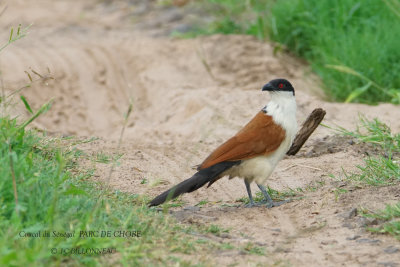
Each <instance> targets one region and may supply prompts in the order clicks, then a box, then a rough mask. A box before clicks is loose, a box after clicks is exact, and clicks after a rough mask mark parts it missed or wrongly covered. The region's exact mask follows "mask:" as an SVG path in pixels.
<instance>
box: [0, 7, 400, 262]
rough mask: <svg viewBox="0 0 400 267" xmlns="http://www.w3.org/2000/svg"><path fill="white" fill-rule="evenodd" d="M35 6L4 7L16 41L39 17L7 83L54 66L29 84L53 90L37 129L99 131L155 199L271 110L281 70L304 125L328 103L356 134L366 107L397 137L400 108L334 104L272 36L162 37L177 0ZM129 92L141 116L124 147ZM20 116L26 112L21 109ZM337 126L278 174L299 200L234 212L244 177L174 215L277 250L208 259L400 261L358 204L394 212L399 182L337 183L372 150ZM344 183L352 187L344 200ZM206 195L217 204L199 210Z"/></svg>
mask: <svg viewBox="0 0 400 267" xmlns="http://www.w3.org/2000/svg"><path fill="white" fill-rule="evenodd" d="M30 2H31V1H21V0H20V1H2V2H0V4H1V5H3V6H4V5H6V4H7V5H8V9H7V10H6V12H4V13H3V15H2V16H1V17H0V20H1V25H2V26H1V27H2V31H1V32H2V34H1V36H0V37H2V38H1V40H7V35H8V33H7V31H8V30H9V28H10V26H11V25H18V24H19V23H22V24H23V25H27V24H29V23H31V22H34V25H33V26H32V28H31V30H30V34H29V35H28V36H27V37H26V38H25V39H24V40H21V41H19V42H17V43H15V45H13V46H12V47H11V48H9V49H7V50H5V52H4V53H2V54H1V56H0V67H1V73H2V78H3V80H4V87H5V88H6V91H7V92H10V91H12V89H15V84H17V85H21V86H22V85H24V84H25V83H26V82H27V81H28V79H27V77H26V76H25V74H24V71H25V70H27V71H29V70H30V68H32V69H33V70H35V71H37V72H39V73H42V74H43V73H47V68H49V69H50V70H51V73H52V75H53V76H54V77H55V80H48V81H46V83H45V82H39V83H36V84H34V85H33V86H32V87H31V88H28V89H26V90H24V91H23V95H25V96H26V97H27V99H28V100H29V101H30V102H31V103H32V106H34V107H35V108H37V107H39V106H40V105H41V104H42V103H44V102H45V101H47V100H49V99H50V98H54V105H53V107H52V110H51V112H49V113H47V114H46V115H45V116H43V117H41V118H40V119H39V120H38V121H37V122H36V124H35V126H36V127H39V128H42V129H46V130H48V131H49V132H55V133H58V134H63V135H77V136H82V137H84V136H97V137H100V138H101V139H100V140H98V141H95V142H93V143H91V144H87V145H85V146H82V148H83V149H84V150H85V151H86V152H87V153H93V154H98V153H105V154H109V153H114V154H118V153H122V154H123V157H122V158H121V159H120V165H119V166H118V167H117V168H116V169H115V172H114V173H113V176H112V180H111V181H110V183H111V185H112V186H113V187H115V188H117V189H120V190H122V191H126V192H130V193H136V194H137V193H140V194H142V193H145V194H148V195H150V196H155V195H157V194H158V193H160V192H161V191H163V190H165V189H167V188H169V187H170V186H172V185H173V184H175V183H177V182H179V181H181V180H182V179H184V178H187V177H189V176H191V174H193V172H194V171H193V170H192V166H194V165H196V164H198V163H200V162H201V161H202V160H203V159H204V157H206V156H207V155H208V154H209V153H210V152H211V150H212V149H213V148H215V147H216V146H217V145H218V144H220V143H221V142H223V141H224V140H226V139H227V138H228V137H230V136H231V135H232V134H234V133H235V132H236V131H237V130H238V129H239V128H240V127H241V126H242V125H243V124H244V123H246V122H247V121H248V120H249V119H250V118H251V117H252V116H253V115H254V114H255V113H256V112H257V111H258V110H259V109H261V108H262V107H263V106H264V105H265V103H266V102H267V101H268V96H265V94H262V93H261V92H260V90H259V89H260V88H261V86H262V85H263V84H264V83H265V82H266V81H268V80H270V79H272V78H275V77H286V78H288V79H289V80H290V81H292V83H293V84H294V86H295V89H296V98H297V103H298V121H299V122H302V121H303V120H304V119H305V118H306V116H307V115H308V114H309V113H310V112H311V111H312V110H313V109H314V108H316V107H322V108H324V109H325V110H326V111H327V115H326V119H325V120H324V123H325V124H327V125H330V126H334V125H335V124H338V125H341V126H343V127H345V128H348V129H354V128H355V126H356V123H357V121H358V114H359V113H361V114H364V115H366V116H367V117H369V118H373V117H379V118H380V119H381V120H382V121H384V122H386V123H387V124H388V125H390V126H391V128H392V130H393V131H394V132H398V131H399V130H400V120H399V119H398V118H400V109H399V108H398V107H395V106H393V105H390V104H382V105H378V106H366V105H357V104H338V103H329V102H324V101H323V100H322V97H321V95H322V94H321V93H320V92H321V90H320V89H319V82H318V79H316V78H315V77H314V76H313V75H311V74H310V71H309V69H308V68H307V66H306V65H305V64H304V63H303V62H301V61H300V60H297V59H295V58H293V57H290V56H288V55H284V54H277V55H274V53H273V47H272V46H271V45H270V44H268V43H261V42H259V41H257V40H255V39H254V38H252V37H248V36H219V35H216V36H210V37H201V38H197V39H193V40H178V39H170V38H167V37H164V35H165V34H166V33H169V32H171V31H172V30H174V29H175V30H176V28H178V29H183V28H185V27H184V25H186V26H187V24H184V23H187V20H188V19H187V16H185V14H183V15H182V14H181V13H182V11H180V9H178V8H175V9H173V8H172V9H171V8H170V9H168V10H167V11H166V10H164V9H162V8H160V7H157V8H154V5H155V2H154V1H150V2H148V3H150V4H145V2H146V1H144V2H143V1H133V2H132V3H133V4H126V3H124V2H113V5H110V4H107V1H77V0H75V1H71V0H69V1H67V0H65V1H61V0H59V1H50V0H42V1H37V2H36V3H35V4H33V3H30ZM82 2H83V3H82ZM1 5H0V7H1ZM66 10H68V12H66ZM171 10H172V11H171ZM173 10H175V11H173ZM157 12H158V13H157ZM157 14H164V15H160V16H157ZM165 14H169V15H165ZM171 14H172V15H171ZM173 14H175V15H174V16H173ZM177 14H181V15H177ZM189 17H190V16H189ZM155 18H157V19H158V20H159V21H158V23H154V20H155ZM189 26H190V24H189ZM189 26H187V27H189ZM179 27H180V28H179ZM130 98H131V99H132V101H133V114H132V116H131V117H130V118H129V121H128V124H127V128H126V132H125V136H124V142H123V146H122V148H121V149H120V150H119V151H117V150H116V146H117V142H116V140H117V138H118V136H119V134H120V129H121V127H122V121H123V113H124V112H125V111H126V110H127V107H128V103H129V99H130ZM16 112H17V113H20V114H21V113H22V114H24V111H23V108H22V107H19V106H17V110H16ZM25 115H27V114H25ZM332 135H333V133H332V131H330V130H329V129H327V128H323V127H320V128H319V129H317V131H316V132H315V133H314V134H313V136H312V137H311V139H310V140H309V142H308V143H307V144H306V146H305V147H304V148H303V149H302V150H301V152H300V153H299V154H298V155H297V156H296V157H289V158H286V159H284V160H283V161H282V162H281V163H280V164H279V166H278V167H277V170H276V171H275V172H274V174H273V175H272V177H271V179H270V181H268V185H269V186H271V187H272V188H274V189H278V190H285V189H287V188H288V187H290V188H298V187H299V188H303V189H304V188H308V190H305V191H304V193H302V194H300V197H301V198H300V199H296V200H294V201H292V202H290V203H288V204H286V205H283V206H281V207H277V208H273V209H264V208H253V209H246V208H243V206H239V207H236V206H237V205H240V203H239V202H237V199H239V198H241V197H244V196H246V191H245V187H244V186H243V182H242V181H241V180H239V179H235V180H231V181H227V180H226V179H222V180H221V181H220V182H218V183H216V184H214V185H213V186H212V187H211V188H208V189H205V188H204V189H200V190H198V191H196V192H194V193H192V194H189V195H185V196H183V198H182V200H183V201H184V203H185V206H188V207H189V208H188V209H186V210H185V209H182V208H177V209H175V211H174V216H176V217H177V218H178V220H180V221H182V222H184V223H196V224H206V225H210V224H216V225H219V226H221V227H222V228H225V229H226V228H227V229H229V230H230V231H229V233H228V234H224V235H223V236H222V237H215V236H210V237H208V238H216V239H218V240H219V241H220V242H224V243H225V242H229V243H232V244H235V245H239V246H241V245H245V244H246V243H247V242H252V243H254V244H257V245H258V246H262V247H264V248H265V250H266V255H264V256H262V255H254V254H251V253H246V254H241V253H239V252H236V251H235V252H232V251H229V250H228V251H216V252H215V255H205V256H204V257H206V258H210V259H211V260H212V261H216V262H217V263H220V264H223V265H227V264H234V263H238V265H239V266H249V265H250V266H251V265H252V264H256V263H263V264H271V265H272V264H274V263H281V264H282V265H293V266H303V265H309V266H323V265H325V266H340V265H343V266H361V265H362V266H397V265H396V264H397V263H400V253H399V252H397V251H398V250H396V248H399V247H400V245H399V244H398V241H396V240H395V239H393V238H390V237H386V236H381V235H372V234H370V233H368V232H366V231H365V227H364V225H365V224H369V223H371V222H369V221H365V220H364V219H362V218H361V217H360V216H358V215H356V214H354V213H351V210H352V209H353V208H360V207H364V208H373V209H376V208H383V207H384V204H385V203H390V202H394V201H398V200H399V198H400V188H399V187H397V186H396V187H382V188H362V189H358V188H351V187H349V185H345V184H342V185H340V184H339V182H337V181H335V180H334V179H332V178H330V177H329V175H330V174H332V175H334V176H336V177H337V178H341V177H343V172H342V168H343V169H344V170H345V171H348V172H349V171H354V170H356V168H355V165H357V164H361V163H362V158H363V153H362V152H363V151H362V149H361V150H360V148H359V147H357V146H354V145H350V144H348V143H347V141H346V140H344V141H343V140H341V139H337V138H335V137H332ZM96 165H97V166H96V167H97V173H96V175H95V178H96V179H98V180H100V181H102V180H104V179H106V175H105V174H106V173H108V171H107V170H108V169H109V165H105V164H101V163H97V164H96ZM339 186H343V187H344V188H347V189H349V192H348V193H345V194H340V195H339V196H337V195H336V194H335V191H336V188H337V187H339ZM253 191H254V192H255V191H256V188H253ZM202 200H207V204H205V205H203V206H201V208H190V207H192V206H193V205H196V204H198V203H199V202H200V201H202ZM223 204H227V205H223ZM393 251H394V252H395V253H392V252H393ZM248 262H249V263H250V264H249V263H248Z"/></svg>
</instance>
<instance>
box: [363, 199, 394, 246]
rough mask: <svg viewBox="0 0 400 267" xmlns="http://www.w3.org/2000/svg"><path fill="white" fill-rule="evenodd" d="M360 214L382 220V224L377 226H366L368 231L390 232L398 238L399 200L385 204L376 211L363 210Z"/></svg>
mask: <svg viewBox="0 0 400 267" xmlns="http://www.w3.org/2000/svg"><path fill="white" fill-rule="evenodd" d="M362 215H363V216H365V217H368V218H376V219H378V220H380V221H383V223H382V225H381V226H379V227H370V228H368V230H369V231H371V232H375V233H382V234H390V235H393V236H395V237H396V238H397V239H400V202H399V203H397V204H394V205H386V208H385V209H383V210H380V211H378V212H371V211H366V210H363V211H362Z"/></svg>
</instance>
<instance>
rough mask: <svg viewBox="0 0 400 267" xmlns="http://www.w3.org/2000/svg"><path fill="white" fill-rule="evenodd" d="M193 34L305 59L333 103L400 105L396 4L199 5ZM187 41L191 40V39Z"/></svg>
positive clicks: (262, 1)
mask: <svg viewBox="0 0 400 267" xmlns="http://www.w3.org/2000/svg"><path fill="white" fill-rule="evenodd" d="M201 3H202V4H203V6H205V7H203V8H204V9H206V10H207V11H209V12H211V13H212V14H214V16H215V19H214V21H212V22H211V23H210V24H209V25H207V26H204V27H203V28H201V29H197V30H196V31H195V32H194V33H192V34H191V36H194V35H196V34H213V33H223V34H230V33H240V34H250V35H254V36H257V37H258V38H259V39H262V40H264V39H270V40H273V41H275V42H278V43H280V44H282V45H283V46H284V47H287V48H288V49H290V50H291V51H292V52H294V53H295V54H297V55H299V56H301V57H304V58H305V59H307V60H308V61H309V62H310V64H311V66H312V68H313V70H314V71H315V72H316V73H317V74H318V75H319V76H320V77H321V78H322V80H323V82H324V89H325V91H326V92H327V94H328V96H330V98H331V99H332V100H335V101H346V102H363V103H377V102H380V101H386V102H389V101H391V102H393V103H396V104H399V103H400V75H399V72H400V49H398V47H400V38H398V36H400V11H399V10H400V2H399V1H398V0H382V1H378V0H364V1H359V0H338V1H331V0H307V1H303V0H276V1H272V0H249V1H241V0H219V1H217V0H203V1H202V2H201ZM189 37H190V36H189Z"/></svg>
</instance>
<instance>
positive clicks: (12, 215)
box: [0, 117, 213, 266]
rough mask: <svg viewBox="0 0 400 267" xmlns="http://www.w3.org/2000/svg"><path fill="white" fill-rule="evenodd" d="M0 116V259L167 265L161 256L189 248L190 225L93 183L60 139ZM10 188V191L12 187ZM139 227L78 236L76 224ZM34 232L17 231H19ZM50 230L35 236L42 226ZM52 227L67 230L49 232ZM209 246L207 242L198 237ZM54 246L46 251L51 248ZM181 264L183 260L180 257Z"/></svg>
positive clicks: (28, 262)
mask: <svg viewBox="0 0 400 267" xmlns="http://www.w3.org/2000/svg"><path fill="white" fill-rule="evenodd" d="M21 125H24V123H22V124H21V123H18V122H17V121H16V119H11V118H8V117H3V118H0V166H1V167H0V177H1V179H0V192H1V195H0V203H1V205H0V206H1V208H0V265H2V266H23V265H27V266H48V265H61V264H62V265H64V264H69V265H81V264H85V265H89V266H95V265H98V264H101V265H107V264H109V261H110V260H111V261H115V262H118V263H120V264H124V265H147V264H152V265H154V264H164V265H169V264H175V263H176V261H175V260H171V258H170V257H169V255H172V254H173V253H175V254H177V255H176V256H177V257H178V258H179V254H180V253H183V254H187V253H193V252H195V251H196V250H197V249H198V248H199V246H197V245H196V246H195V245H194V244H195V241H196V238H193V237H192V236H191V235H190V232H191V231H198V229H192V228H190V227H186V226H183V225H179V224H177V223H176V222H175V221H174V220H173V219H172V218H170V217H169V216H166V215H164V214H163V213H160V212H156V211H155V210H151V209H148V208H147V207H146V205H145V204H144V203H145V199H143V198H142V197H139V196H137V195H128V194H123V193H121V192H118V191H110V190H103V189H101V187H100V185H99V184H96V183H94V182H90V180H89V178H90V176H91V174H92V172H91V171H90V170H89V171H82V170H80V169H79V168H78V162H79V161H80V160H81V158H80V157H81V155H82V153H79V150H76V149H73V148H72V147H69V148H68V149H63V148H61V147H64V146H63V145H60V143H62V142H64V140H61V139H57V138H52V139H50V138H48V137H44V136H40V134H38V133H37V132H35V131H28V130H25V129H24V128H23V127H21ZM13 181H15V183H13ZM14 188H15V189H16V190H14ZM119 230H124V231H139V232H140V233H141V236H140V237H132V238H122V237H113V236H111V237H86V238H84V237H82V236H81V237H80V236H79V234H80V232H81V231H99V232H98V234H99V235H100V234H101V231H110V232H111V233H114V231H119ZM39 231H40V232H41V237H25V233H33V234H37V233H38V232H39ZM46 231H47V232H49V233H50V237H43V233H44V232H46ZM53 231H55V232H56V233H62V234H65V233H67V234H68V235H69V234H70V235H73V236H72V237H70V238H66V237H54V236H53ZM206 245H207V246H211V247H212V246H213V245H212V244H211V245H210V242H208V243H207V244H206ZM52 248H55V249H57V251H58V253H56V254H52V253H51V249H52ZM69 248H79V249H91V248H110V249H113V250H114V251H116V254H115V258H113V257H111V258H112V259H110V256H109V255H105V256H101V255H90V256H88V255H76V254H73V255H61V254H60V251H61V249H69ZM187 264H189V263H188V262H187Z"/></svg>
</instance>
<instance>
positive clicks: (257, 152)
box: [148, 78, 297, 208]
mask: <svg viewBox="0 0 400 267" xmlns="http://www.w3.org/2000/svg"><path fill="white" fill-rule="evenodd" d="M261 90H262V91H267V92H269V94H270V101H269V102H268V103H267V105H266V106H264V107H263V108H262V109H261V110H260V111H259V112H258V113H257V114H256V115H255V116H254V117H253V118H252V119H251V120H250V122H248V123H247V124H246V125H245V126H244V127H243V128H242V129H241V130H239V131H238V132H237V133H236V134H235V135H234V136H233V137H231V138H230V139H228V140H227V141H226V142H224V143H223V144H221V145H220V146H219V147H217V148H216V149H215V150H214V151H213V152H212V153H211V154H210V155H209V156H208V157H207V158H206V159H205V160H204V161H203V162H202V163H201V164H200V165H198V166H197V172H196V173H195V174H194V175H193V176H192V177H191V178H188V179H186V180H184V181H182V182H181V183H179V184H177V185H175V186H173V187H172V188H170V189H168V190H167V191H165V192H163V193H162V194H160V195H158V196H157V197H155V198H154V199H153V200H151V201H150V202H149V204H148V205H149V206H150V207H152V206H158V205H160V204H162V203H164V202H166V201H169V200H171V199H174V198H176V197H178V196H180V195H182V194H184V193H190V192H193V191H195V190H197V189H199V188H201V187H203V186H204V185H205V184H207V183H208V186H207V187H209V186H211V185H212V184H213V183H215V182H216V181H218V180H219V179H220V178H222V177H224V176H228V177H229V179H232V178H234V177H239V178H242V179H244V183H245V186H246V190H247V194H248V196H249V200H250V201H249V204H248V205H247V207H254V206H260V205H264V204H266V205H265V206H266V207H268V208H271V207H274V206H279V205H281V204H283V203H279V202H274V201H273V200H272V198H271V196H270V195H269V194H268V191H267V190H266V188H265V186H264V183H265V182H266V180H267V179H268V177H269V176H270V175H271V173H272V172H273V170H274V168H275V167H276V165H277V164H278V162H279V161H280V160H281V159H282V158H283V157H284V156H285V154H286V152H287V151H288V150H289V148H290V146H291V145H292V143H293V140H294V137H295V135H296V133H297V120H296V109H297V105H296V99H295V90H294V88H293V86H292V84H291V83H290V82H289V81H288V80H286V79H282V78H279V79H273V80H271V81H269V82H268V83H267V84H265V85H264V86H263V87H262V89H261ZM252 182H255V183H256V184H257V186H258V188H259V189H260V190H261V192H262V194H263V195H264V200H263V201H261V202H259V203H255V202H254V200H253V197H252V193H251V189H250V183H252Z"/></svg>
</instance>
